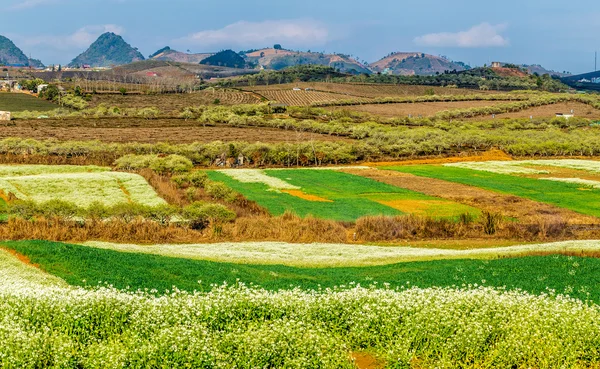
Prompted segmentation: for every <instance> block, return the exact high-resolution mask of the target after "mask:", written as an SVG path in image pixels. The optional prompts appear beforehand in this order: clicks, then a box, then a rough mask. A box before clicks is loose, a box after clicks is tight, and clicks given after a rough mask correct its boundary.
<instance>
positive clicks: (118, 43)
mask: <svg viewBox="0 0 600 369" xmlns="http://www.w3.org/2000/svg"><path fill="white" fill-rule="evenodd" d="M139 60H144V56H143V55H142V54H141V53H140V52H139V51H137V49H135V48H133V47H131V45H129V44H128V43H127V42H125V40H123V38H122V37H121V36H119V35H116V34H114V33H112V32H107V33H105V34H103V35H101V36H100V37H99V38H98V39H97V40H96V41H95V42H94V43H93V44H92V45H91V46H90V47H89V49H87V50H86V51H85V52H84V53H83V54H81V55H79V56H78V57H76V58H75V59H73V61H72V62H71V63H70V64H69V67H78V66H81V65H90V66H92V67H110V66H114V65H123V64H128V63H131V62H134V61H139Z"/></svg>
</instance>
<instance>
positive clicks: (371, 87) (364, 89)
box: [244, 82, 497, 98]
mask: <svg viewBox="0 0 600 369" xmlns="http://www.w3.org/2000/svg"><path fill="white" fill-rule="evenodd" d="M294 87H299V88H301V89H305V88H312V89H314V90H315V91H321V92H329V93H335V94H340V95H347V96H348V97H351V96H356V97H367V98H375V97H392V96H423V95H426V92H427V91H428V90H433V92H434V93H435V94H436V95H471V94H478V95H483V94H494V93H497V92H496V91H480V90H468V89H458V88H447V87H432V86H431V87H430V86H412V85H391V84H390V85H386V84H354V83H326V82H299V83H284V84H280V85H278V84H271V85H269V86H254V87H246V88H244V89H245V90H248V91H256V92H258V93H262V91H267V90H271V91H273V90H284V91H290V90H292V89H293V88H294ZM348 97H346V98H348Z"/></svg>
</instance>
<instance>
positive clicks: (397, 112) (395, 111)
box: [331, 101, 508, 118]
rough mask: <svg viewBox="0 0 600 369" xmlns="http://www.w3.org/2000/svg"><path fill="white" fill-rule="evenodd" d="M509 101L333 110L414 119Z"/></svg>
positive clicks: (354, 107)
mask: <svg viewBox="0 0 600 369" xmlns="http://www.w3.org/2000/svg"><path fill="white" fill-rule="evenodd" d="M507 102H508V101H451V102H425V103H402V104H365V105H353V106H343V107H333V108H331V109H332V110H351V111H359V112H366V113H370V114H374V115H379V116H382V117H388V118H394V117H408V116H409V115H412V116H413V117H414V118H416V117H418V116H419V115H421V116H423V117H431V116H434V115H435V114H436V113H439V112H441V111H444V110H454V109H468V108H480V107H485V106H495V105H500V104H505V103H507Z"/></svg>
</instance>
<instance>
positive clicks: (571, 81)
mask: <svg viewBox="0 0 600 369" xmlns="http://www.w3.org/2000/svg"><path fill="white" fill-rule="evenodd" d="M560 80H561V82H562V83H564V84H566V85H568V86H569V87H573V88H576V89H579V90H592V91H600V71H598V72H590V73H584V74H578V75H576V76H573V75H569V76H566V77H563V78H561V79H560Z"/></svg>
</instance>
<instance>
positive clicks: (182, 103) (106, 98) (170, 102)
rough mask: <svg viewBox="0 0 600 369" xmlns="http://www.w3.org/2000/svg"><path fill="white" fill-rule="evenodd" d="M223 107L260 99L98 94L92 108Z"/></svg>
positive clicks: (234, 94) (229, 93)
mask: <svg viewBox="0 0 600 369" xmlns="http://www.w3.org/2000/svg"><path fill="white" fill-rule="evenodd" d="M217 99H218V100H219V103H220V104H223V105H236V104H256V103H258V102H260V97H259V96H257V95H256V94H254V93H252V92H241V91H237V90H222V89H215V90H204V91H200V92H194V93H189V94H161V95H119V94H98V95H94V97H93V99H92V102H91V104H90V105H91V106H98V105H100V104H105V105H107V106H117V107H122V108H138V109H139V108H146V107H156V108H158V109H160V110H161V111H163V112H171V111H182V110H183V109H184V108H186V107H189V106H199V105H212V104H213V103H214V102H215V100H217Z"/></svg>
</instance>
